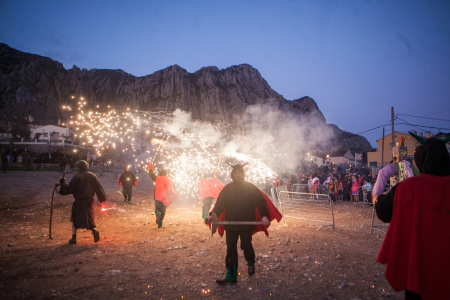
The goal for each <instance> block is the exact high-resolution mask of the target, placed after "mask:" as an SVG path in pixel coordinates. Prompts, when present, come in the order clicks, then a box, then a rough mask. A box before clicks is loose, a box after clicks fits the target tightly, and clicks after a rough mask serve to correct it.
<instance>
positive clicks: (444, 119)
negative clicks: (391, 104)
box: [397, 114, 450, 122]
mask: <svg viewBox="0 0 450 300" xmlns="http://www.w3.org/2000/svg"><path fill="white" fill-rule="evenodd" d="M397 115H398V116H407V117H413V118H420V119H428V120H436V121H447V122H450V120H447V119H437V118H427V117H419V116H412V115H405V114H397Z"/></svg>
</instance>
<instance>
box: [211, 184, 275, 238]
mask: <svg viewBox="0 0 450 300" xmlns="http://www.w3.org/2000/svg"><path fill="white" fill-rule="evenodd" d="M260 192H261V194H262V195H263V197H264V200H266V208H267V211H268V212H269V217H268V218H269V221H273V220H275V219H276V220H277V222H280V221H281V218H282V217H283V216H282V215H281V213H280V212H279V211H278V209H277V208H276V207H275V205H273V203H272V201H270V199H269V197H267V195H266V194H264V193H263V192H262V191H261V190H260ZM225 213H226V211H224V212H222V213H221V214H220V215H219V216H218V218H219V220H220V221H226V220H225ZM255 221H256V222H259V221H261V215H260V214H259V210H258V208H257V207H256V206H255ZM269 226H270V224H269ZM269 226H267V227H265V226H262V225H255V230H254V231H253V232H252V234H255V233H257V232H259V231H264V233H265V234H266V236H269V232H268V231H267V229H268V228H269ZM209 228H211V224H210V225H209ZM217 232H218V233H219V235H220V236H223V233H224V229H223V225H220V226H219V227H218V228H217Z"/></svg>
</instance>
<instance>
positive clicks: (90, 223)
mask: <svg viewBox="0 0 450 300" xmlns="http://www.w3.org/2000/svg"><path fill="white" fill-rule="evenodd" d="M59 193H60V194H61V195H69V194H73V197H74V198H75V201H74V202H73V204H72V214H71V217H70V220H71V221H72V222H73V225H74V227H75V228H77V229H79V228H86V229H88V230H92V229H94V228H95V227H96V226H95V218H94V195H97V198H98V201H99V202H100V203H102V202H105V201H106V200H107V196H106V192H105V190H104V189H103V186H102V184H101V183H100V180H98V178H97V176H95V174H94V173H91V172H88V171H82V172H78V173H76V174H75V175H74V176H73V178H72V180H70V182H69V184H67V183H66V182H63V184H62V185H61V188H60V189H59Z"/></svg>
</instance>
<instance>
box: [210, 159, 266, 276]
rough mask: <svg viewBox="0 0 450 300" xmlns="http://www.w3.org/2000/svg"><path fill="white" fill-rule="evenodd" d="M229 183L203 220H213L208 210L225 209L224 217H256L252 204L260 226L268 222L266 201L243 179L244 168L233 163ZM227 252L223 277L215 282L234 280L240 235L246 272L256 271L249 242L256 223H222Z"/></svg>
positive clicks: (232, 219)
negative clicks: (225, 269) (259, 219)
mask: <svg viewBox="0 0 450 300" xmlns="http://www.w3.org/2000/svg"><path fill="white" fill-rule="evenodd" d="M231 179H232V180H233V181H232V182H231V183H229V184H227V185H226V186H225V187H224V188H223V189H222V191H221V192H220V194H219V197H218V198H217V202H216V205H215V206H214V209H213V210H212V212H211V213H210V216H208V218H206V220H205V223H206V224H209V223H211V222H212V217H211V214H216V215H217V216H218V215H220V214H221V213H222V212H224V211H225V218H226V221H255V207H256V208H257V209H258V211H259V214H260V216H261V222H262V223H263V226H268V225H269V224H270V221H269V212H268V210H267V207H266V204H265V203H266V201H265V199H264V197H263V195H262V193H261V191H260V190H259V189H258V188H257V187H256V186H254V185H253V184H251V183H250V182H247V181H246V180H245V173H244V168H243V166H242V165H236V166H234V167H233V170H232V171H231ZM224 229H225V231H226V243H227V255H226V258H225V266H226V268H227V274H226V276H225V279H221V280H219V279H218V280H216V282H217V283H218V284H229V283H236V282H237V270H238V252H237V242H238V240H239V238H240V239H241V249H242V250H244V257H245V260H246V261H247V266H248V274H249V275H250V276H252V275H253V274H254V273H255V250H254V249H253V245H252V232H253V231H254V230H255V225H225V226H224Z"/></svg>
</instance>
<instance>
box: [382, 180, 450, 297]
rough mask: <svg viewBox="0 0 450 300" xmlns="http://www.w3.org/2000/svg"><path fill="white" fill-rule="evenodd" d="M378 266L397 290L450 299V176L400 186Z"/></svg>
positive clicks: (402, 183)
mask: <svg viewBox="0 0 450 300" xmlns="http://www.w3.org/2000/svg"><path fill="white" fill-rule="evenodd" d="M377 262H380V263H383V264H387V265H386V273H385V275H386V279H387V280H388V282H389V283H390V284H391V286H392V288H393V289H394V290H396V291H401V290H405V289H407V290H410V291H412V292H414V293H417V294H419V295H420V296H421V297H422V299H450V289H449V284H450V176H446V177H438V176H433V175H426V174H422V175H420V176H418V177H411V178H408V179H406V180H404V181H402V182H401V183H399V184H398V186H397V189H396V191H395V194H394V208H393V215H392V220H391V223H390V225H389V228H388V231H387V233H386V237H385V238H384V241H383V245H382V246H381V249H380V252H379V253H378V258H377Z"/></svg>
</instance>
